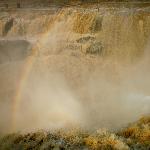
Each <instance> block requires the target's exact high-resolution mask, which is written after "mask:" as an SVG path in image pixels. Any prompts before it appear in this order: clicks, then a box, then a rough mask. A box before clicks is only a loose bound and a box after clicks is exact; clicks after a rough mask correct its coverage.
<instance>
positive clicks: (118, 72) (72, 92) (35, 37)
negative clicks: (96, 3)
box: [0, 7, 150, 131]
mask: <svg viewBox="0 0 150 150" xmlns="http://www.w3.org/2000/svg"><path fill="white" fill-rule="evenodd" d="M12 19H13V21H12ZM4 33H5V34H4ZM0 37H1V39H2V40H6V41H5V43H6V42H8V44H10V43H9V41H11V40H13V41H14V40H18V39H22V40H23V41H24V42H25V43H28V44H27V45H28V46H27V45H26V44H25V43H24V42H23V43H24V44H23V43H22V44H21V45H22V46H20V47H19V50H18V49H17V50H16V47H15V46H13V45H12V47H11V48H10V47H8V46H7V44H5V45H2V44H1V43H0V60H2V61H1V63H0V72H1V74H0V81H1V83H2V84H1V88H0V95H1V98H2V100H1V105H0V108H1V109H0V112H1V114H2V115H4V116H6V118H4V119H2V120H1V123H0V125H1V126H0V129H1V130H3V131H4V130H7V131H8V129H10V131H11V129H12V128H11V125H10V124H11V122H12V120H13V121H14V120H15V121H14V122H15V129H14V130H15V131H16V130H32V129H39V128H52V129H53V128H61V127H64V126H70V125H72V124H76V125H82V126H86V127H87V128H90V127H93V128H99V127H108V128H113V127H115V128H116V127H120V126H122V125H125V124H126V123H128V122H130V121H133V120H135V119H137V118H138V117H139V116H140V115H143V114H146V113H149V105H148V104H149V94H150V91H149V89H150V80H149V75H150V70H149V67H148V62H149V59H148V57H147V56H149V38H150V12H149V11H148V10H147V9H144V8H115V7H114V8H109V7H108V8H107V7H100V8H99V9H95V8H92V9H91V10H89V9H88V8H76V7H73V8H72V7H70V8H62V9H53V11H52V10H45V11H44V10H43V11H39V10H34V11H33V10H32V13H31V12H27V11H25V12H22V11H21V12H19V13H18V12H16V11H14V12H11V13H10V12H5V13H2V14H0ZM26 41H27V42H26ZM18 45H19V43H18ZM29 47H30V48H29ZM3 49H9V50H8V51H7V53H5V52H6V51H5V52H4V53H3ZM10 49H11V50H10ZM33 51H36V53H34V52H33ZM27 52H28V54H29V55H26V53H27ZM1 53H3V54H2V55H1ZM12 55H13V56H15V57H13V58H12V59H11V61H10V60H9V59H6V60H5V59H3V58H11V56H12ZM32 57H33V58H32ZM18 58H19V59H18ZM33 59H34V60H33ZM24 70H25V71H24ZM8 79H9V80H8ZM16 93H17V94H16ZM18 93H19V94H18ZM14 95H17V96H14ZM18 95H19V96H18ZM14 97H15V98H14ZM16 97H17V98H16ZM12 99H17V100H14V101H13V100H12ZM14 102H15V103H19V104H17V106H16V104H14ZM134 104H135V105H134ZM7 105H8V106H9V107H6V106H7ZM12 105H15V107H14V108H15V110H13V109H12V107H11V106H12ZM131 106H132V107H131ZM2 107H3V109H2ZM12 111H15V112H13V113H15V118H13V117H14V116H10V115H9V114H10V113H12ZM6 123H7V124H8V126H5V124H6Z"/></svg>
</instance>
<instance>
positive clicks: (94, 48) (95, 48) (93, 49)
mask: <svg viewBox="0 0 150 150" xmlns="http://www.w3.org/2000/svg"><path fill="white" fill-rule="evenodd" d="M86 54H94V55H102V54H103V46H102V43H101V42H94V43H92V44H91V45H90V46H89V47H88V48H87V49H86Z"/></svg>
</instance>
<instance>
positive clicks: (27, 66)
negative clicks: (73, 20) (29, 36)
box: [11, 11, 62, 132]
mask: <svg viewBox="0 0 150 150" xmlns="http://www.w3.org/2000/svg"><path fill="white" fill-rule="evenodd" d="M61 14H62V11H60V12H58V14H57V15H56V17H54V19H53V20H52V23H51V24H49V26H48V29H49V30H48V31H46V32H45V33H43V34H41V38H40V42H39V40H38V41H37V43H35V45H34V46H33V48H32V55H31V56H29V57H28V58H27V60H26V62H25V63H24V65H23V67H22V70H21V75H20V79H19V82H18V83H17V88H16V92H15V94H14V97H13V102H12V117H11V131H13V132H15V131H16V127H17V124H16V123H17V114H18V110H19V107H20V103H21V97H22V93H23V89H24V87H25V86H26V83H27V80H28V77H29V75H30V72H31V70H32V68H33V65H34V63H35V61H36V56H37V51H38V49H39V48H40V47H42V45H44V41H45V40H47V38H48V36H49V34H50V29H51V26H52V25H54V23H55V21H56V20H57V19H58V17H60V16H61Z"/></svg>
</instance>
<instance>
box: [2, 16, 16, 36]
mask: <svg viewBox="0 0 150 150" xmlns="http://www.w3.org/2000/svg"><path fill="white" fill-rule="evenodd" d="M13 23H14V19H13V18H11V19H10V20H8V21H7V22H6V24H5V26H4V29H3V36H6V35H7V33H8V32H9V31H10V30H11V28H12V27H13Z"/></svg>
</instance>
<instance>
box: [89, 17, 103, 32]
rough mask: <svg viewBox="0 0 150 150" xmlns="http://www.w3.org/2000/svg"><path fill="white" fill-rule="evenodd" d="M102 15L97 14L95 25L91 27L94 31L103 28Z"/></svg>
mask: <svg viewBox="0 0 150 150" xmlns="http://www.w3.org/2000/svg"><path fill="white" fill-rule="evenodd" d="M102 21H103V19H102V17H101V16H96V17H95V19H94V22H93V26H92V28H91V31H92V32H99V31H101V29H102Z"/></svg>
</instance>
